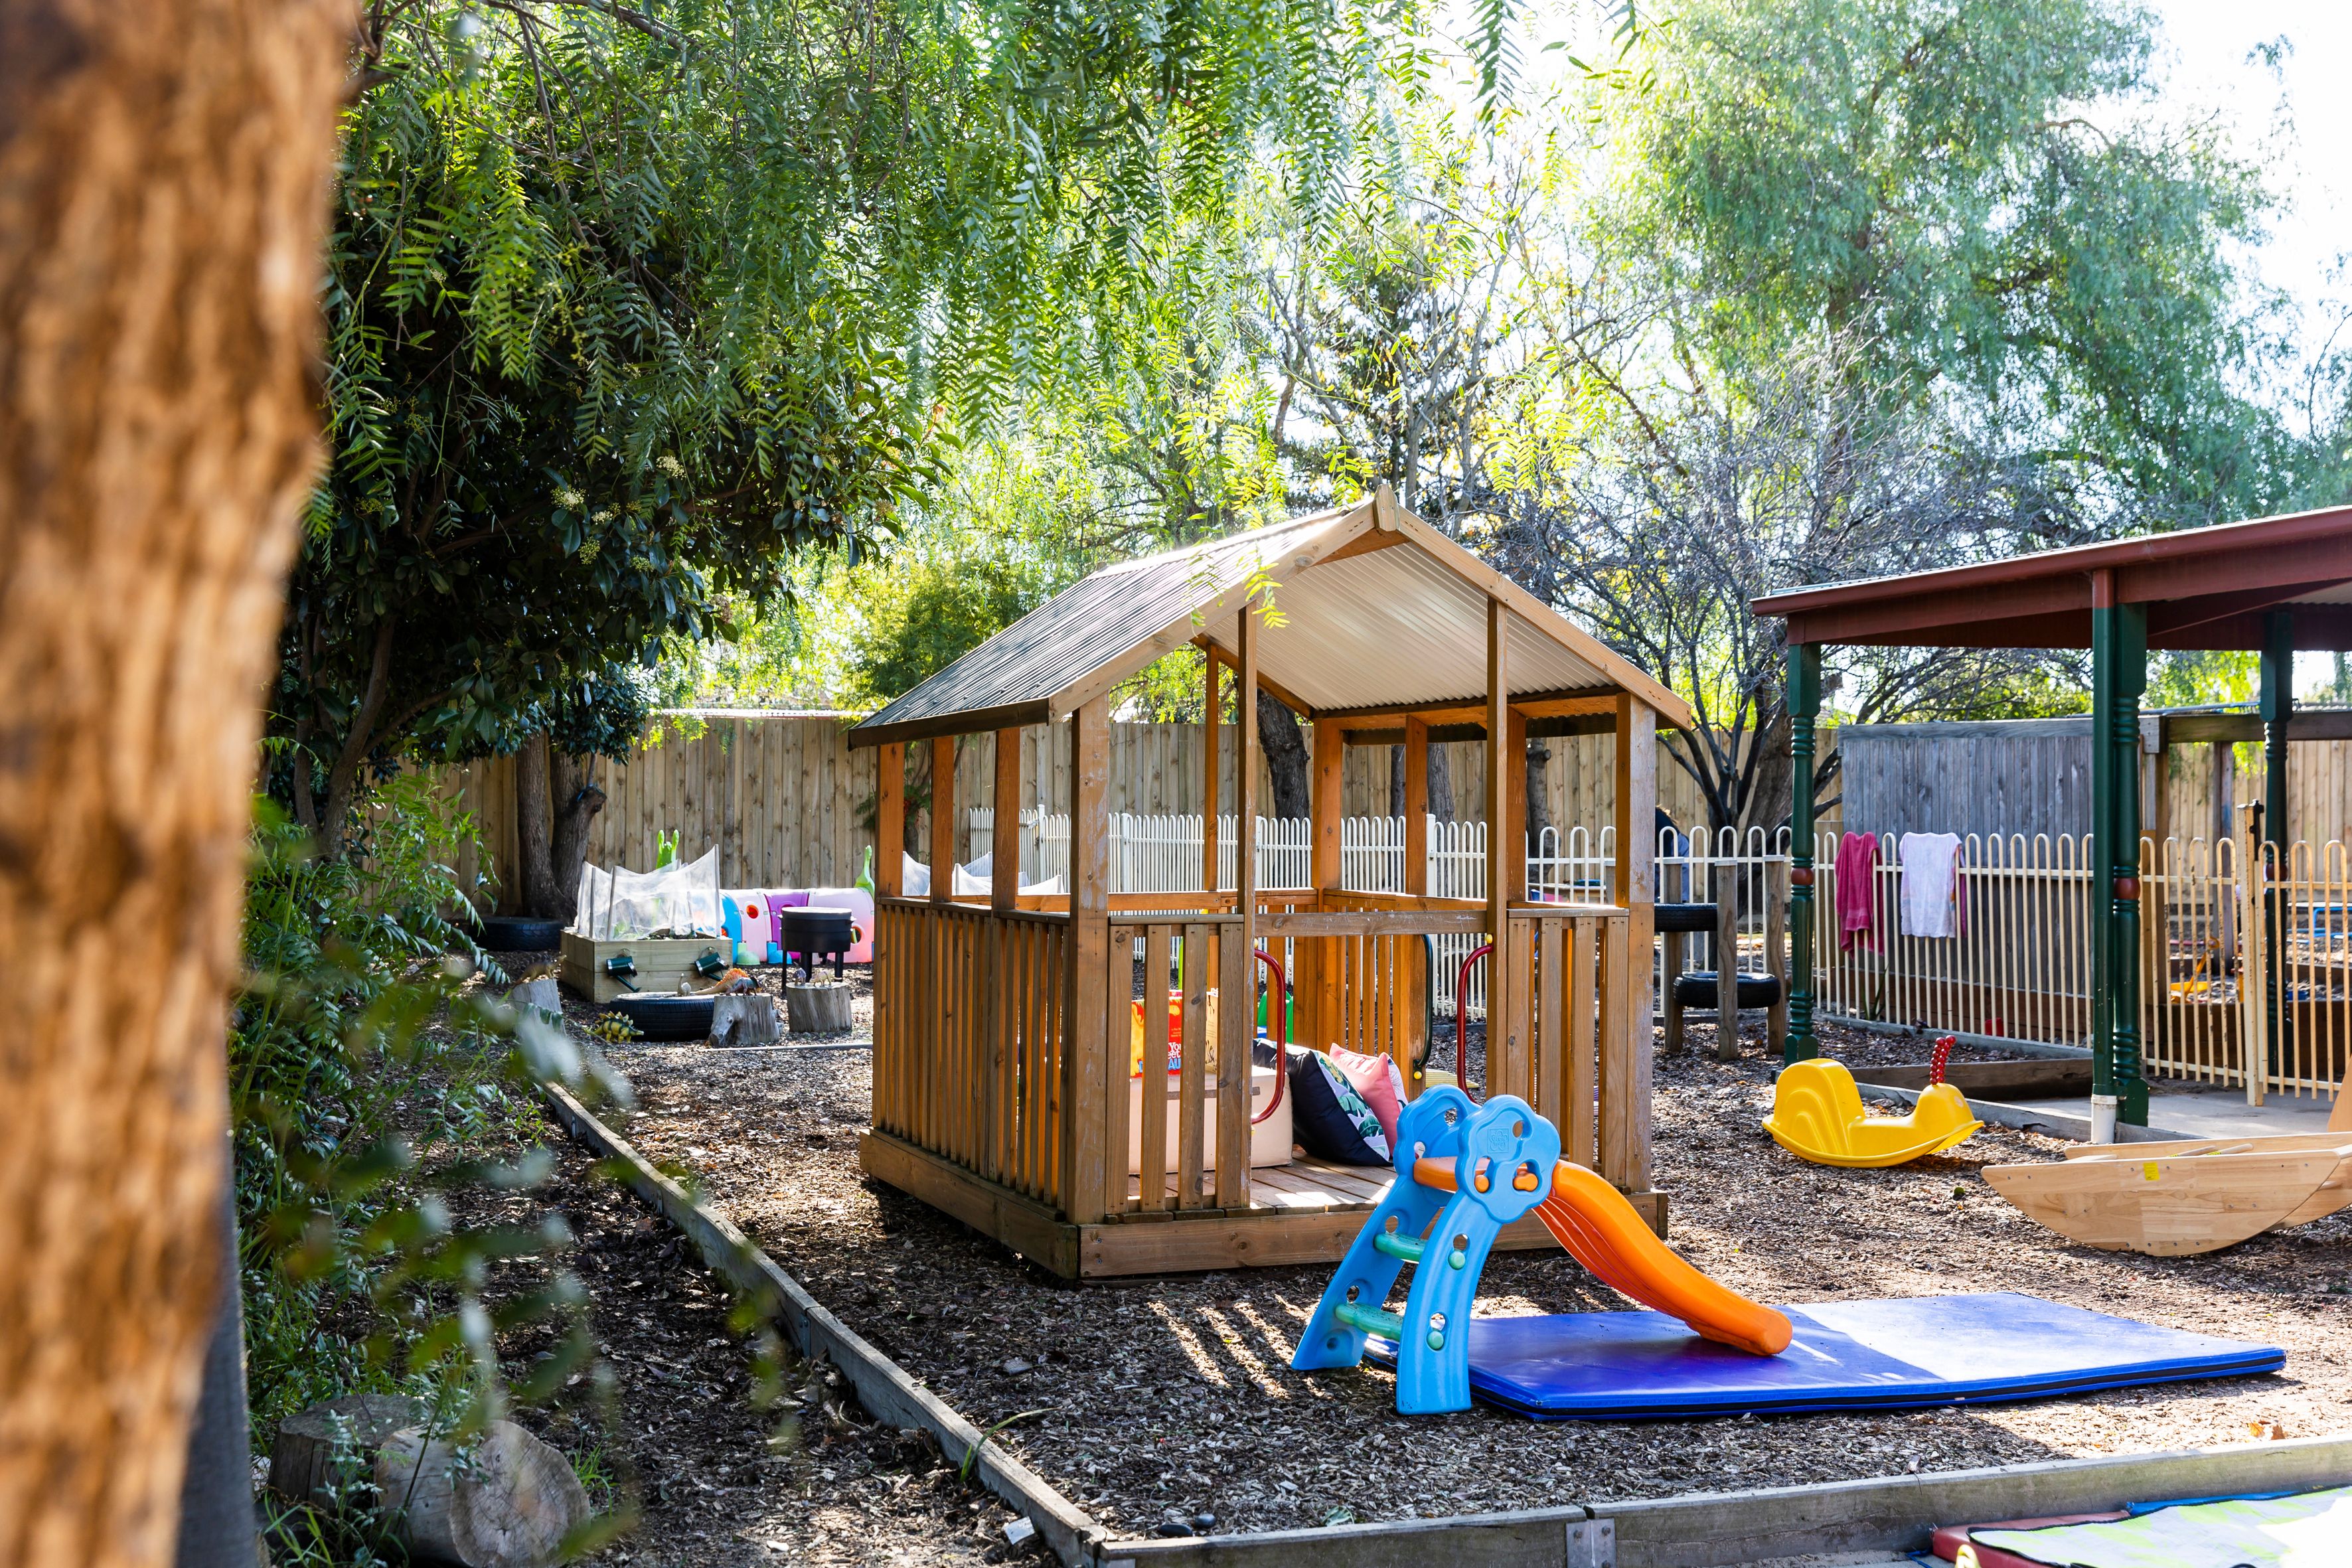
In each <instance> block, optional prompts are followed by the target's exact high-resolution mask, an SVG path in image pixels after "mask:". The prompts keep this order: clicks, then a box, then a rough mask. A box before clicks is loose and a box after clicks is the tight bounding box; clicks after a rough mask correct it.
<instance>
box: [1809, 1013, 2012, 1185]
mask: <svg viewBox="0 0 2352 1568" xmlns="http://www.w3.org/2000/svg"><path fill="white" fill-rule="evenodd" d="M1949 1048H1950V1047H1948V1046H1946V1045H1944V1044H1942V1043H1940V1042H1939V1043H1938V1044H1937V1048H1936V1073H1935V1076H1936V1078H1937V1081H1936V1082H1933V1083H1930V1084H1929V1085H1928V1086H1927V1088H1926V1089H1923V1090H1921V1091H1920V1095H1919V1100H1918V1103H1917V1104H1916V1105H1915V1106H1913V1107H1912V1109H1911V1114H1910V1115H1908V1116H1865V1115H1864V1114H1863V1110H1862V1093H1861V1091H1860V1090H1859V1089H1855V1088H1854V1086H1853V1074H1852V1073H1850V1072H1848V1071H1847V1070H1846V1068H1845V1064H1844V1063H1843V1062H1840V1061H1832V1060H1831V1059H1830V1058H1827V1057H1814V1058H1811V1059H1810V1060H1807V1061H1801V1062H1791V1063H1790V1064H1789V1066H1787V1067H1785V1068H1781V1069H1780V1079H1778V1080H1777V1081H1776V1082H1775V1083H1774V1084H1773V1086H1772V1114H1771V1115H1769V1116H1768V1117H1766V1118H1765V1119H1764V1131H1767V1132H1769V1133H1770V1134H1771V1135H1772V1142H1775V1143H1778V1144H1779V1145H1780V1147H1781V1148H1783V1149H1786V1150H1787V1151H1788V1152H1790V1153H1791V1154H1794V1155H1796V1156H1797V1157H1798V1158H1799V1159H1801V1160H1811V1161H1812V1162H1813V1163H1815V1164H1817V1165H1845V1166H1866V1165H1899V1164H1901V1163H1903V1162H1904V1161H1906V1160H1916V1159H1917V1158H1918V1157H1919V1156H1920V1155H1922V1154H1933V1153H1936V1152H1938V1151H1940V1150H1945V1149H1948V1148H1950V1147H1952V1145H1954V1144H1955V1143H1960V1142H1966V1141H1967V1140H1968V1138H1969V1136H1970V1135H1971V1134H1973V1133H1974V1132H1975V1131H1976V1130H1977V1129H1978V1128H1979V1127H1981V1126H1983V1125H1984V1123H1982V1122H1980V1121H1978V1120H1977V1119H1976V1118H1975V1116H1974V1115H1973V1114H1971V1113H1970V1112H1969V1102H1968V1099H1967V1097H1966V1096H1965V1095H1963V1094H1961V1093H1960V1091H1959V1090H1958V1089H1954V1088H1953V1087H1952V1086H1951V1085H1950V1084H1948V1083H1945V1082H1942V1081H1941V1079H1942V1070H1943V1062H1944V1057H1945V1055H1946V1054H1947V1052H1948V1050H1949Z"/></svg>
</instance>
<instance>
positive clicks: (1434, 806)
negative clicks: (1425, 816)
mask: <svg viewBox="0 0 2352 1568" xmlns="http://www.w3.org/2000/svg"><path fill="white" fill-rule="evenodd" d="M1429 815H1430V816H1433V817H1435V818H1437V820H1438V821H1440V822H1451V821H1453V820H1454V771H1453V769H1452V768H1450V767H1448V766H1447V765H1446V762H1445V748H1444V747H1443V746H1439V745H1432V746H1431V747H1430V748H1429Z"/></svg>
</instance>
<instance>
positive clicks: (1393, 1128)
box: [1331, 1046, 1404, 1149]
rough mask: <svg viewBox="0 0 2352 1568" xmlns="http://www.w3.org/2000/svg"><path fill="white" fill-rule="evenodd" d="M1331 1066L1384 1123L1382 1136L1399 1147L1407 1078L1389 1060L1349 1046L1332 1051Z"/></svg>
mask: <svg viewBox="0 0 2352 1568" xmlns="http://www.w3.org/2000/svg"><path fill="white" fill-rule="evenodd" d="M1331 1065H1332V1066H1334V1067H1336V1068H1339V1071H1340V1074H1341V1075H1342V1076H1343V1077H1345V1078H1346V1079H1347V1080H1348V1082H1349V1086H1350V1087H1352V1088H1353V1089H1355V1091H1356V1093H1357V1095H1358V1096H1359V1097H1360V1099H1361V1100H1363V1102H1364V1103H1365V1104H1366V1105H1369V1106H1370V1107H1371V1108H1372V1114H1373V1115H1374V1116H1377V1117H1379V1118H1380V1119H1381V1134H1382V1135H1383V1136H1384V1137H1386V1138H1387V1139H1388V1141H1389V1147H1390V1148H1391V1149H1393V1148H1395V1147H1396V1135H1397V1118H1398V1117H1399V1116H1400V1115H1402V1113H1403V1111H1404V1074H1402V1073H1401V1072H1399V1071H1397V1065H1396V1063H1395V1062H1393V1061H1391V1060H1390V1059H1389V1058H1387V1057H1368V1056H1365V1055H1364V1054H1363V1053H1362V1052H1360V1051H1351V1050H1349V1049H1348V1048H1347V1047H1345V1046H1333V1047H1331Z"/></svg>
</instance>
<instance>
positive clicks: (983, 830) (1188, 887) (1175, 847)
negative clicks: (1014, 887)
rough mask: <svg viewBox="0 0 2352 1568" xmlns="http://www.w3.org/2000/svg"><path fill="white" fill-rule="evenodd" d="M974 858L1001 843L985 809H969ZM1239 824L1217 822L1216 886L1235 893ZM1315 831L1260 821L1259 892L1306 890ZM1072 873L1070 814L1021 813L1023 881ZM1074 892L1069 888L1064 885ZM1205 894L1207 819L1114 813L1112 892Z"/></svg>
mask: <svg viewBox="0 0 2352 1568" xmlns="http://www.w3.org/2000/svg"><path fill="white" fill-rule="evenodd" d="M969 822H970V826H971V858H973V859H974V860H977V859H979V858H981V857H982V856H983V855H989V854H992V853H993V851H994V848H995V844H996V813H995V812H994V811H993V810H992V809H991V808H989V807H988V806H984V805H976V806H973V807H972V808H971V816H970V817H969ZM1237 830H1238V824H1237V823H1236V821H1235V819H1234V818H1233V817H1230V816H1225V817H1220V818H1218V820H1217V867H1218V874H1217V881H1218V884H1219V885H1220V886H1221V887H1227V888H1230V887H1232V886H1233V885H1234V882H1235V880H1236V877H1235V874H1234V871H1235V867H1236V865H1237V864H1238V860H1237V857H1238V855H1239V853H1240V851H1239V849H1238V847H1237V846H1238V843H1239V838H1238V831H1237ZM1311 830H1312V824H1310V823H1309V822H1308V820H1307V818H1306V817H1303V816H1300V817H1271V816H1261V817H1259V818H1258V819H1257V885H1258V886H1259V887H1261V888H1304V887H1306V886H1307V880H1308V871H1307V865H1308V860H1307V843H1308V837H1309V834H1310V832H1311ZM1069 869H1070V817H1069V814H1068V813H1067V812H1053V813H1042V812H1040V811H1038V810H1037V808H1036V807H1034V806H1032V807H1030V808H1029V809H1028V810H1026V811H1024V812H1023V813H1022V814H1021V880H1022V881H1023V882H1024V883H1027V882H1041V881H1045V880H1046V879H1049V878H1053V877H1066V876H1067V875H1068V874H1069ZM1063 885H1064V886H1065V887H1066V886H1068V884H1067V883H1066V882H1065V883H1064V884H1063ZM1200 888H1201V819H1200V818H1199V817H1197V816H1139V815H1136V814H1132V813H1129V812H1124V811H1118V812H1113V813H1112V814H1111V818H1110V889H1111V891H1112V892H1115V893H1192V892H1198V891H1199V890H1200Z"/></svg>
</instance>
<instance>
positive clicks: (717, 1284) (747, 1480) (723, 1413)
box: [458, 954, 1043, 1568]
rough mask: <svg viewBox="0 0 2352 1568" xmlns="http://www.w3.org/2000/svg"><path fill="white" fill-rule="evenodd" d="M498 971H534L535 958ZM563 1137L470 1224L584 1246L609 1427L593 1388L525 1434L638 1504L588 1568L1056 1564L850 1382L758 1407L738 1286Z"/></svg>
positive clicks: (542, 1335) (790, 1373)
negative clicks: (558, 1227)
mask: <svg viewBox="0 0 2352 1568" xmlns="http://www.w3.org/2000/svg"><path fill="white" fill-rule="evenodd" d="M535 956H537V955H533V954H500V955H499V957H500V958H501V959H502V960H504V961H505V962H506V963H507V966H508V970H509V973H522V972H523V970H524V969H525V968H526V967H527V966H528V963H529V962H530V960H531V959H533V958H534V957H535ZM566 1011H567V1013H570V1014H572V1016H574V1017H575V1019H576V1020H578V1021H582V1022H584V1021H586V1020H587V1019H588V1018H591V1017H593V1014H594V1012H595V1009H593V1008H588V1007H579V1006H577V1005H576V1004H575V1003H574V1002H573V1000H572V999H571V998H567V999H566ZM693 1048H695V1049H698V1050H700V1049H703V1048H704V1047H699V1046H697V1047H693ZM547 1131H548V1142H549V1145H550V1147H551V1149H552V1150H553V1151H554V1152H555V1154H556V1156H557V1159H556V1169H555V1172H554V1173H553V1175H552V1177H551V1179H550V1180H549V1181H548V1182H546V1183H544V1184H541V1185H540V1186H538V1187H535V1188H533V1189H531V1190H530V1191H529V1192H525V1193H492V1192H488V1191H483V1190H475V1191H472V1192H469V1193H467V1194H464V1196H463V1197H462V1199H461V1200H460V1201H459V1204H458V1210H459V1214H458V1217H459V1219H460V1220H461V1222H462V1223H465V1224H468V1225H482V1224H488V1223H497V1222H505V1223H510V1224H516V1225H520V1226H528V1227H530V1228H534V1229H535V1228H537V1227H538V1226H540V1225H541V1223H543V1222H544V1220H545V1219H546V1217H547V1216H548V1215H550V1214H551V1213H552V1214H557V1215H562V1218H563V1220H564V1222H565V1224H566V1225H567V1226H569V1228H570V1229H571V1231H572V1234H573V1237H575V1246H574V1247H573V1249H572V1252H571V1254H570V1255H569V1258H568V1259H567V1261H568V1262H569V1264H570V1266H571V1267H572V1269H573V1271H574V1272H575V1273H576V1274H577V1275H578V1276H579V1278H580V1279H581V1280H582V1281H583V1283H584V1284H585V1285H586V1286H587V1289H588V1293H589V1301H590V1307H589V1310H590V1318H591V1326H592V1329H593V1335H594V1338H595V1342H596V1344H597V1346H598V1348H599V1350H600V1352H601V1353H602V1357H603V1363H604V1368H605V1369H606V1370H607V1371H608V1372H609V1373H610V1375H611V1377H612V1379H613V1384H612V1392H613V1396H614V1401H615V1403H614V1406H613V1408H612V1410H611V1413H610V1418H609V1420H606V1419H603V1418H600V1417H599V1415H598V1414H597V1412H596V1410H595V1408H594V1402H593V1399H592V1398H590V1394H591V1392H592V1391H591V1390H590V1389H589V1388H588V1387H587V1386H585V1385H584V1384H583V1386H580V1387H576V1388H574V1389H570V1390H567V1391H566V1396H565V1397H564V1398H562V1399H560V1400H559V1401H558V1402H556V1404H555V1405H554V1406H553V1407H552V1408H549V1409H532V1408H523V1409H520V1410H518V1411H517V1412H516V1413H515V1418H516V1419H517V1420H519V1421H520V1422H522V1423H523V1424H524V1425H526V1426H530V1427H531V1428H532V1429H533V1430H535V1431H537V1432H538V1433H539V1434H540V1435H541V1436H543V1437H545V1438H546V1439H547V1440H548V1441H550V1442H551V1443H553V1444H555V1446H556V1447H559V1448H561V1449H562V1450H563V1451H564V1452H565V1453H566V1454H568V1455H572V1456H574V1457H575V1458H577V1457H581V1456H593V1461H594V1462H593V1465H592V1467H591V1468H592V1470H593V1472H594V1473H595V1474H597V1475H599V1476H601V1477H602V1478H604V1479H605V1480H606V1481H607V1482H608V1483H609V1486H610V1488H611V1492H610V1496H611V1498H613V1499H616V1500H617V1499H621V1498H625V1497H626V1496H629V1495H632V1494H633V1495H634V1496H635V1498H636V1500H637V1509H638V1513H639V1517H638V1521H637V1522H636V1523H635V1526H634V1527H633V1528H631V1529H630V1530H629V1531H627V1533H626V1534H625V1535H624V1536H623V1537H622V1538H621V1539H620V1540H618V1541H617V1542H614V1544H613V1545H611V1546H608V1547H606V1548H605V1549H604V1550H603V1551H601V1552H596V1553H595V1554H594V1555H593V1557H592V1558H590V1559H589V1561H592V1562H595V1563H614V1564H626V1565H628V1568H746V1565H757V1564H761V1563H776V1564H794V1565H798V1564H803V1563H806V1564H813V1565H826V1568H831V1565H835V1564H842V1565H846V1564H905V1565H907V1568H929V1565H931V1564H935V1563H940V1564H959V1563H964V1564H974V1565H977V1564H981V1563H1006V1562H1013V1561H1019V1562H1029V1561H1034V1560H1039V1559H1041V1557H1042V1555H1043V1549H1042V1547H1041V1546H1040V1545H1039V1544H1038V1543H1037V1542H1035V1541H1034V1540H1032V1541H1031V1542H1029V1543H1027V1544H1026V1545H1024V1546H1023V1547H1021V1548H1018V1549H1015V1548H1013V1547H1011V1546H1010V1545H1008V1543H1007V1542H1006V1541H1005V1537H1004V1533H1003V1532H1004V1527H1005V1525H1006V1524H1008V1523H1010V1522H1011V1521H1012V1520H1013V1514H1012V1512H1011V1511H1010V1510H1007V1509H1006V1508H1005V1507H1004V1505H1003V1503H1002V1502H1000V1501H999V1500H997V1499H995V1498H993V1497H992V1496H990V1495H989V1494H988V1493H987V1492H986V1491H985V1490H983V1489H982V1488H980V1487H979V1486H978V1485H977V1484H971V1483H967V1482H966V1481H965V1480H964V1479H962V1478H961V1476H960V1475H959V1474H958V1473H957V1470H956V1468H954V1467H952V1466H950V1465H949V1464H947V1463H946V1461H944V1460H943V1459H942V1458H940V1452H939V1447H938V1445H937V1444H936V1443H935V1442H934V1441H933V1440H932V1439H931V1438H930V1436H929V1434H926V1433H920V1432H907V1433H901V1432H899V1431H898V1430H896V1429H894V1428H892V1427H889V1426H883V1425H879V1424H877V1422H876V1421H875V1420H874V1419H873V1417H871V1416H870V1415H867V1414H866V1412H865V1411H864V1410H863V1409H862V1408H860V1406H859V1405H858V1403H857V1400H856V1395H855V1394H852V1393H851V1392H850V1391H849V1390H848V1388H847V1387H846V1386H845V1384H843V1383H842V1382H841V1380H840V1378H839V1376H838V1374H828V1373H827V1371H826V1369H822V1368H817V1367H814V1366H812V1365H810V1364H809V1363H805V1362H797V1361H795V1362H793V1363H789V1364H787V1365H786V1366H784V1368H783V1369H782V1376H781V1379H780V1384H781V1386H780V1389H779V1390H778V1392H779V1394H780V1395H781V1398H780V1400H779V1402H777V1403H773V1404H770V1405H765V1406H764V1407H762V1406H761V1405H758V1404H756V1403H755V1401H754V1397H753V1396H754V1393H755V1384H754V1377H755V1360H756V1352H757V1342H756V1341H755V1338H754V1336H753V1335H752V1334H751V1333H748V1332H747V1331H745V1327H744V1325H743V1324H741V1323H740V1322H739V1321H735V1319H734V1310H735V1305H736V1303H735V1296H734V1293H733V1289H732V1287H731V1286H730V1284H729V1283H728V1281H727V1280H726V1279H723V1278H721V1277H720V1276H719V1275H717V1274H714V1273H711V1272H710V1271H709V1270H708V1269H706V1268H704V1267H703V1266H702V1263H701V1260H700V1258H698V1256H697V1254H696V1252H695V1249H694V1247H692V1246H691V1245H690V1244H688V1242H687V1240H686V1239H685V1237H682V1236H680V1235H679V1234H678V1233H677V1231H676V1230H675V1229H673V1228H672V1227H671V1226H669V1225H668V1223H667V1222H666V1221H665V1220H663V1219H662V1218H661V1217H660V1216H659V1215H656V1214H654V1213H653V1212H652V1211H650V1210H649V1209H647V1208H646V1205H644V1204H642V1203H640V1202H639V1201H638V1200H637V1199H636V1198H635V1196H634V1195H633V1194H630V1193H629V1192H628V1191H627V1190H626V1189H625V1188H624V1187H622V1186H620V1185H619V1184H617V1183H615V1182H614V1181H613V1180H611V1179H610V1178H609V1177H608V1176H605V1175H602V1174H600V1173H598V1172H597V1171H596V1169H595V1163H594V1162H593V1159H592V1158H591V1157H590V1156H589V1155H588V1154H587V1153H585V1152H583V1151H582V1150H581V1149H580V1148H579V1147H578V1146H577V1145H575V1144H573V1143H572V1142H571V1141H570V1140H569V1139H567V1138H566V1137H565V1136H564V1134H563V1132H562V1129H561V1128H560V1127H558V1126H557V1125H555V1123H554V1122H553V1121H550V1122H549V1123H548V1129H547ZM545 1278H546V1270H545V1268H544V1267H543V1266H541V1264H539V1263H537V1262H536V1261H534V1260H528V1259H526V1260H518V1261H516V1262H514V1263H512V1264H509V1265H508V1266H505V1267H504V1268H503V1269H502V1270H501V1272H500V1274H499V1277H498V1278H497V1279H496V1283H495V1284H494V1286H493V1287H492V1291H491V1293H492V1295H493V1297H494V1298H498V1299H511V1298H513V1297H516V1296H520V1295H521V1294H523V1293H525V1292H527V1291H530V1290H532V1289H537V1288H539V1287H541V1286H542V1285H543V1284H544V1282H545ZM552 1338H553V1331H552V1329H551V1326H549V1325H547V1324H546V1323H544V1322H534V1323H532V1324H530V1325H529V1326H526V1327H524V1328H521V1329H518V1330H514V1331H509V1332H508V1333H507V1334H505V1335H502V1336H501V1339H500V1342H499V1352H500V1359H501V1360H502V1361H503V1362H504V1363H506V1364H507V1366H508V1367H509V1373H510V1374H512V1375H517V1376H520V1375H521V1374H522V1373H525V1372H526V1371H527V1370H528V1369H529V1367H530V1362H531V1360H532V1358H533V1357H534V1356H536V1355H538V1354H540V1353H541V1352H543V1351H545V1350H547V1349H548V1348H549V1347H550V1345H551V1342H552Z"/></svg>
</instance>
